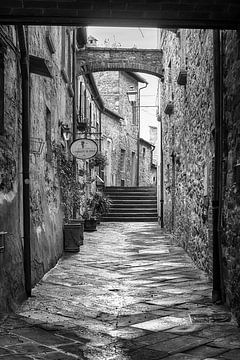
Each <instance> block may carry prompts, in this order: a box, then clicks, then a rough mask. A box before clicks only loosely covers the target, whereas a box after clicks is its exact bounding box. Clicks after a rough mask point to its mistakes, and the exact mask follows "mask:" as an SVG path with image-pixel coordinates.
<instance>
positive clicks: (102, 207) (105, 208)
mask: <svg viewBox="0 0 240 360" xmlns="http://www.w3.org/2000/svg"><path fill="white" fill-rule="evenodd" d="M94 198H95V213H96V216H97V220H99V222H100V219H101V216H102V215H105V214H107V213H108V212H109V210H110V207H111V204H112V201H111V199H110V198H109V197H108V196H107V195H105V194H104V193H103V192H102V191H99V190H98V191H97V192H96V193H95V194H94Z"/></svg>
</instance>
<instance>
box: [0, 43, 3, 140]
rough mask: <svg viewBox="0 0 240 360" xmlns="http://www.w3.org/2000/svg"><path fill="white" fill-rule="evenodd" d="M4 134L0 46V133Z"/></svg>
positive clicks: (0, 53)
mask: <svg viewBox="0 0 240 360" xmlns="http://www.w3.org/2000/svg"><path fill="white" fill-rule="evenodd" d="M3 134H4V53H3V52H2V49H1V47H0V135H3Z"/></svg>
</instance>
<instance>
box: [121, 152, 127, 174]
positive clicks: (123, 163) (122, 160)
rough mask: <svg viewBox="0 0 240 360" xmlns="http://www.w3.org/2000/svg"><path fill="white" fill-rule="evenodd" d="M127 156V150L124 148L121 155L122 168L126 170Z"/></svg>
mask: <svg viewBox="0 0 240 360" xmlns="http://www.w3.org/2000/svg"><path fill="white" fill-rule="evenodd" d="M125 157H126V151H125V150H124V149H121V155H120V170H121V171H125Z"/></svg>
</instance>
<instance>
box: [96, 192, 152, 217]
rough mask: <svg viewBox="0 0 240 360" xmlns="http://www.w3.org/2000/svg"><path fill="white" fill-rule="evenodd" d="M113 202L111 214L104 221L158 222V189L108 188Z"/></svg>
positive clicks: (107, 193)
mask: <svg viewBox="0 0 240 360" xmlns="http://www.w3.org/2000/svg"><path fill="white" fill-rule="evenodd" d="M104 192H105V194H106V195H108V196H109V197H110V199H111V200H112V205H111V208H110V212H109V213H108V214H106V215H105V216H103V217H102V218H101V220H102V221H112V222H114V221H126V222H136V221H151V222H152V221H157V220H158V214H157V190H156V187H115V186H114V187H106V188H105V191H104Z"/></svg>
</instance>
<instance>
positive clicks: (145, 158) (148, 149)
mask: <svg viewBox="0 0 240 360" xmlns="http://www.w3.org/2000/svg"><path fill="white" fill-rule="evenodd" d="M152 156H153V155H152V146H151V144H150V143H148V142H147V141H145V140H144V139H140V146H139V186H149V185H150V184H152V183H153V174H152Z"/></svg>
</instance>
